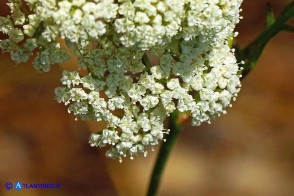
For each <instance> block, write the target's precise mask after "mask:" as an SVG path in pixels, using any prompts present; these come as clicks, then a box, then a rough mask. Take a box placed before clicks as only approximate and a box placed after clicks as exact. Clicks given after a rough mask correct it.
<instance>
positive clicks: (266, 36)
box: [237, 1, 294, 77]
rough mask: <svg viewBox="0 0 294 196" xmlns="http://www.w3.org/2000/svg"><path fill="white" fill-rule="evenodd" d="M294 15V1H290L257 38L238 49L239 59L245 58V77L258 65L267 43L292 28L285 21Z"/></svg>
mask: <svg viewBox="0 0 294 196" xmlns="http://www.w3.org/2000/svg"><path fill="white" fill-rule="evenodd" d="M293 16H294V1H292V2H290V3H289V4H288V5H287V6H286V7H285V8H284V9H283V11H282V12H281V14H280V16H279V17H278V18H277V19H276V20H275V21H274V22H273V23H272V24H271V25H269V26H268V27H267V28H266V29H265V30H264V32H262V33H261V34H260V35H259V36H258V37H257V38H256V39H254V40H253V41H252V42H251V43H250V44H249V45H248V46H246V47H245V48H244V49H242V50H239V51H238V50H237V59H238V61H241V60H244V61H245V65H244V71H243V74H242V75H243V77H245V76H246V75H247V74H248V73H249V72H250V71H251V70H252V69H253V68H254V67H255V65H256V63H257V61H258V59H259V57H260V55H261V53H262V51H263V49H264V48H265V46H266V45H267V43H268V42H269V41H270V40H271V39H272V38H273V37H274V36H275V35H276V34H277V33H278V32H280V31H282V30H287V29H288V30H291V27H289V25H286V24H285V23H286V22H287V21H288V20H289V19H291V18H292V17H293Z"/></svg>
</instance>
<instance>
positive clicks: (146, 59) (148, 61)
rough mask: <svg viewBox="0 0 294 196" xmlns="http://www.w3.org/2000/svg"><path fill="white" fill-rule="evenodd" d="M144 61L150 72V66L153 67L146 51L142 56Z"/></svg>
mask: <svg viewBox="0 0 294 196" xmlns="http://www.w3.org/2000/svg"><path fill="white" fill-rule="evenodd" d="M142 62H143V64H144V65H145V66H146V70H147V71H148V73H150V68H151V67H152V63H151V62H150V60H149V58H148V55H147V53H146V52H145V54H144V55H143V57H142Z"/></svg>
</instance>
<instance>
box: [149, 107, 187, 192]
mask: <svg viewBox="0 0 294 196" xmlns="http://www.w3.org/2000/svg"><path fill="white" fill-rule="evenodd" d="M178 116H179V113H178V112H177V111H176V112H174V113H172V114H171V116H170V120H169V124H168V128H169V129H170V133H169V134H168V135H167V137H166V141H165V142H163V143H162V144H161V147H160V151H159V153H158V156H157V160H156V163H155V166H154V168H153V172H152V177H151V180H150V184H149V188H148V193H147V196H155V195H156V194H157V190H158V187H159V184H160V180H161V177H162V173H163V170H164V168H165V165H166V162H167V160H168V157H169V155H170V152H171V151H172V149H173V146H174V144H175V141H176V139H177V137H178V135H179V133H180V132H181V130H182V129H183V126H181V125H179V124H177V121H178Z"/></svg>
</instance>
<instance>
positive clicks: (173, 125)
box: [145, 1, 294, 196]
mask: <svg viewBox="0 0 294 196" xmlns="http://www.w3.org/2000/svg"><path fill="white" fill-rule="evenodd" d="M293 16H294V1H292V2H291V3H290V4H288V5H287V6H286V7H285V8H284V10H283V11H282V13H281V14H280V16H279V17H278V18H277V19H276V20H275V21H274V23H273V24H271V25H269V26H268V27H267V29H265V31H264V32H262V33H261V34H260V35H259V36H258V37H257V38H256V39H254V40H253V41H252V42H251V43H250V44H249V45H248V46H246V47H245V48H244V49H241V50H237V59H238V60H239V61H241V60H244V61H245V65H244V71H243V74H242V75H243V78H244V77H246V76H247V74H248V73H249V72H250V71H251V70H252V69H253V68H254V67H255V65H256V63H257V61H258V59H259V57H260V55H261V53H262V51H263V49H264V48H265V46H266V44H267V43H268V42H269V41H270V40H271V39H272V38H273V37H274V36H275V35H276V34H277V33H278V32H280V31H282V30H287V31H293V27H291V26H289V25H287V24H285V23H286V22H287V21H288V20H289V19H291V18H292V17H293ZM145 58H148V57H147V55H146V56H145ZM179 115H180V114H179V113H178V112H174V113H172V114H171V116H170V121H169V125H168V128H169V129H170V133H169V135H167V137H166V142H163V143H162V145H161V147H160V151H159V153H158V156H157V160H156V163H155V166H154V169H153V173H152V176H151V180H150V184H149V188H148V193H147V196H154V195H157V191H158V188H159V184H160V180H161V177H162V174H163V170H164V168H165V165H166V163H167V160H168V158H169V155H170V153H171V151H172V149H173V146H174V144H175V141H176V139H177V137H178V135H179V133H180V132H181V130H182V129H183V125H181V124H179V123H177V122H178V119H179Z"/></svg>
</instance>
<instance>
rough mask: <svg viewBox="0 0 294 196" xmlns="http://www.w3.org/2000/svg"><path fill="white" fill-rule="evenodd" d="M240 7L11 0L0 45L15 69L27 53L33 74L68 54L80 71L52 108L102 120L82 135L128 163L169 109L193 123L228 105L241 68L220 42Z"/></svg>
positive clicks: (209, 2)
mask: <svg viewBox="0 0 294 196" xmlns="http://www.w3.org/2000/svg"><path fill="white" fill-rule="evenodd" d="M241 2H242V0H235V1H230V0H132V1H131V0H116V1H114V0H92V1H90V0H75V1H71V0H63V1H60V0H24V1H21V0H10V1H9V3H8V6H9V7H10V10H11V14H10V15H9V16H8V17H1V18H0V25H1V27H0V31H1V32H2V33H4V34H6V35H7V39H4V40H1V41H0V47H1V49H2V51H4V52H10V54H11V58H12V59H13V60H14V61H16V62H17V63H21V62H26V61H28V60H29V59H30V58H31V57H32V56H33V54H35V55H34V57H33V58H34V60H33V64H34V67H35V68H36V69H37V70H38V71H43V72H47V71H49V70H50V67H51V65H53V64H56V63H63V62H65V61H67V60H68V59H69V55H68V53H71V54H74V55H75V56H76V57H77V58H78V66H79V69H78V70H76V71H64V72H63V74H62V77H61V83H62V85H63V86H62V87H59V88H56V90H55V93H56V99H57V101H58V102H60V103H61V102H62V103H64V104H65V105H66V106H68V112H69V113H73V114H74V115H76V116H77V117H78V118H80V119H83V120H89V119H94V120H97V121H105V122H106V123H107V127H106V128H105V129H104V130H99V131H98V132H97V133H92V134H91V136H90V139H89V143H90V145H91V146H97V147H104V146H110V149H109V150H108V151H107V152H106V156H107V157H111V158H115V159H119V160H120V161H121V160H122V157H126V156H129V157H130V158H131V159H133V157H134V156H136V155H139V154H143V155H144V156H146V155H147V147H151V148H152V147H153V146H156V145H157V144H158V142H159V140H164V138H165V135H166V134H169V131H170V130H168V129H166V128H165V127H164V124H163V122H164V120H165V119H166V118H167V117H168V116H169V115H170V114H171V113H172V112H174V111H180V112H186V113H189V114H190V115H191V119H192V121H191V122H192V125H194V126H199V125H200V124H202V123H203V122H210V121H211V119H213V118H214V117H216V116H219V115H221V114H223V113H225V112H226V111H225V108H226V107H228V106H231V101H232V100H235V99H236V96H237V93H238V92H239V90H240V87H241V83H240V68H239V66H238V63H237V61H236V58H235V55H234V50H232V49H231V48H230V47H229V40H230V39H231V38H232V37H233V36H235V35H236V33H234V27H235V25H236V24H237V23H238V22H239V19H240V16H239V12H240V4H241ZM60 38H61V39H63V40H64V41H65V42H66V46H67V47H66V48H61V47H60V44H59V43H58V41H57V39H60ZM147 54H148V55H147ZM150 56H156V57H157V58H158V59H159V61H158V63H156V64H151V63H150V61H149V58H150ZM81 70H84V71H82V72H81ZM104 94H105V95H106V96H104ZM116 110H120V111H121V112H119V113H117V112H115V111H116Z"/></svg>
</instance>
